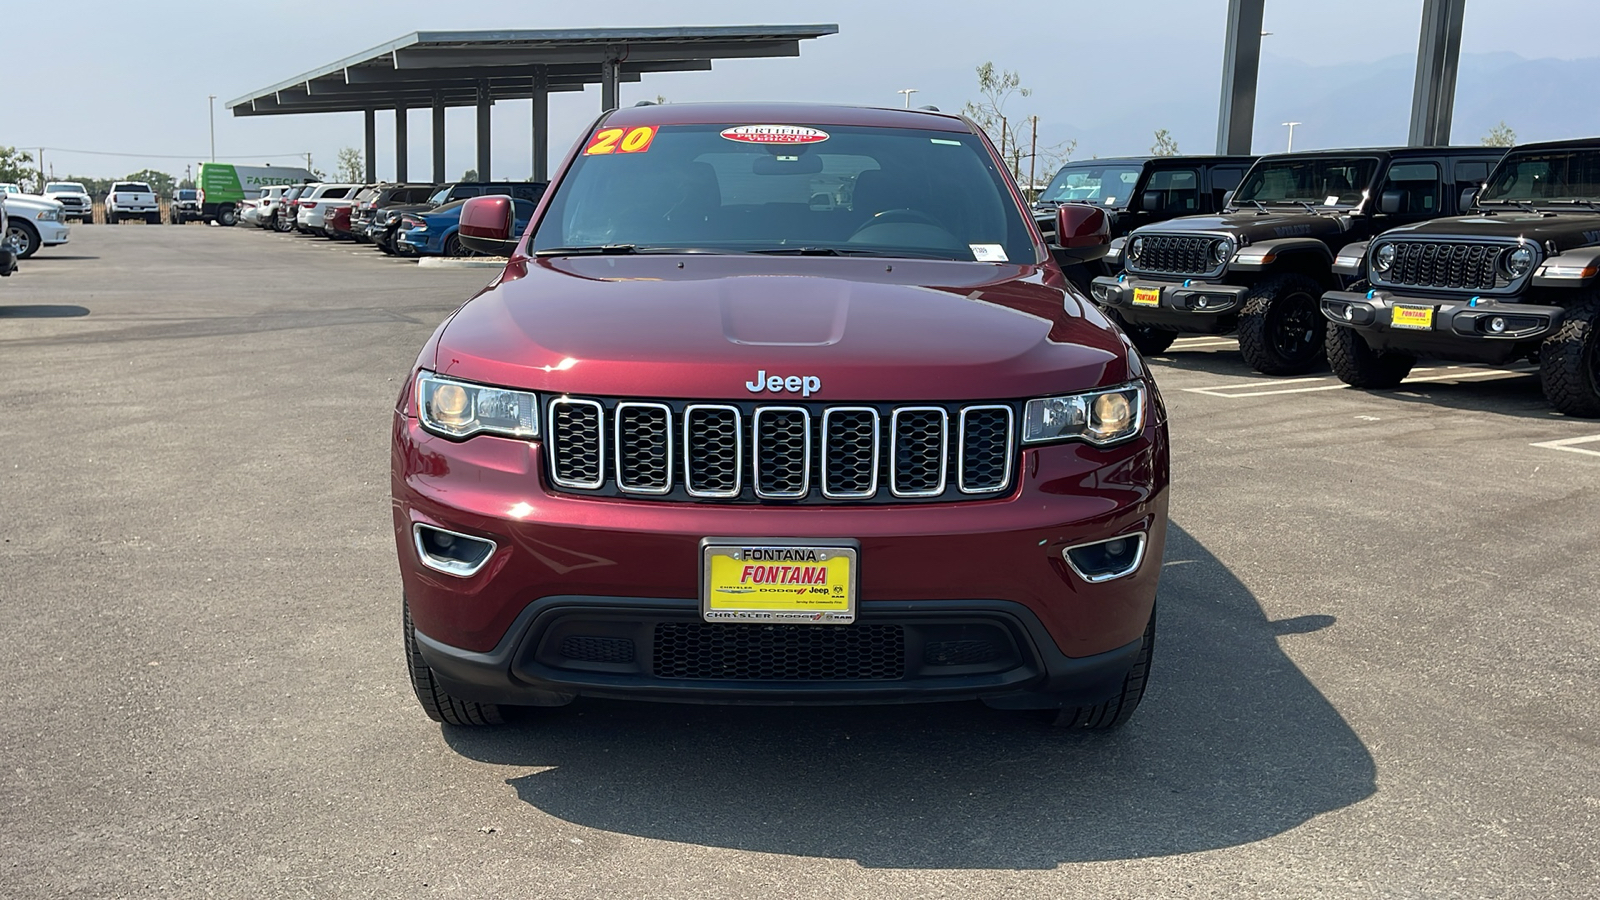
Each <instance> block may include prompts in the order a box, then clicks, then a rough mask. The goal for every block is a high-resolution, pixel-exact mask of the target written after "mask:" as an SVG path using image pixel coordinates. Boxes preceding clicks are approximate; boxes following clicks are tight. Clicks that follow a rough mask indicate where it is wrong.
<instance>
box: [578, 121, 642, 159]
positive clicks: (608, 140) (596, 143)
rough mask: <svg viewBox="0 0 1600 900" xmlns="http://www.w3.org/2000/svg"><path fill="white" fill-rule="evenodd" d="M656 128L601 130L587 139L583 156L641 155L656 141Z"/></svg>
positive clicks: (640, 127)
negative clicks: (587, 144)
mask: <svg viewBox="0 0 1600 900" xmlns="http://www.w3.org/2000/svg"><path fill="white" fill-rule="evenodd" d="M656 131H657V126H655V125H640V126H637V127H635V128H602V129H600V130H599V131H596V132H595V133H594V137H592V138H590V139H589V146H587V147H585V148H583V155H584V156H606V155H609V154H614V153H643V152H645V151H646V150H649V149H650V142H651V141H654V140H655V139H656Z"/></svg>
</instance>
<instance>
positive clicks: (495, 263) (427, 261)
mask: <svg viewBox="0 0 1600 900" xmlns="http://www.w3.org/2000/svg"><path fill="white" fill-rule="evenodd" d="M417 265H418V266H420V267H422V268H424V269H503V268H505V265H506V260H505V257H503V256H490V257H481V256H480V257H466V256H424V257H423V258H421V259H419V260H417Z"/></svg>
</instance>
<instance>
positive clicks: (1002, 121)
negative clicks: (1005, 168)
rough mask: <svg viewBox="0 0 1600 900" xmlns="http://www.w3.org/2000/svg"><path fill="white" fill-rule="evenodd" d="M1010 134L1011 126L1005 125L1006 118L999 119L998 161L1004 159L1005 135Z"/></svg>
mask: <svg viewBox="0 0 1600 900" xmlns="http://www.w3.org/2000/svg"><path fill="white" fill-rule="evenodd" d="M1010 133H1011V126H1009V125H1007V124H1006V117H1005V116H1001V117H1000V159H1001V160H1002V161H1003V160H1005V158H1006V135H1008V134H1010Z"/></svg>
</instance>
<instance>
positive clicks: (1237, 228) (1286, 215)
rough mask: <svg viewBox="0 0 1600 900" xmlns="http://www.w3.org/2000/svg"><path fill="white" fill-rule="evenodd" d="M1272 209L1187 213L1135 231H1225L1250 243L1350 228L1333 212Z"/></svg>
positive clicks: (1322, 234)
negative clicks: (1203, 213)
mask: <svg viewBox="0 0 1600 900" xmlns="http://www.w3.org/2000/svg"><path fill="white" fill-rule="evenodd" d="M1268 209H1271V212H1268V213H1265V214H1263V213H1261V212H1259V211H1257V210H1253V209H1251V210H1238V211H1236V212H1230V213H1221V214H1219V215H1214V216H1184V217H1183V218H1180V219H1169V220H1167V221H1165V222H1158V223H1155V224H1151V225H1146V226H1144V227H1143V228H1138V229H1135V230H1134V234H1183V233H1186V232H1196V231H1204V232H1213V233H1216V232H1226V233H1228V234H1232V235H1235V236H1242V237H1245V238H1248V239H1249V241H1250V242H1251V243H1260V242H1262V241H1274V240H1277V239H1279V238H1291V237H1327V236H1331V235H1337V234H1343V233H1344V232H1346V231H1348V230H1349V224H1348V218H1347V217H1345V216H1341V215H1335V214H1332V213H1327V214H1319V213H1311V212H1306V211H1305V210H1303V209H1302V210H1298V211H1291V210H1280V209H1277V208H1272V207H1268Z"/></svg>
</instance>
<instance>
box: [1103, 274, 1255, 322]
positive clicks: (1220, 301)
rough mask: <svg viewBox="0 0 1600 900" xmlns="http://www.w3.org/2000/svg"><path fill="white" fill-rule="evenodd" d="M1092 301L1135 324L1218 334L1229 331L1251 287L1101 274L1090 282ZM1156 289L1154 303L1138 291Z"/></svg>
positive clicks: (1145, 293)
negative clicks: (1114, 311) (1145, 298)
mask: <svg viewBox="0 0 1600 900" xmlns="http://www.w3.org/2000/svg"><path fill="white" fill-rule="evenodd" d="M1089 291H1090V293H1091V294H1092V295H1093V297H1094V300H1095V302H1097V303H1099V304H1100V305H1101V306H1104V307H1107V308H1110V309H1114V310H1116V312H1117V314H1118V315H1119V316H1121V317H1122V318H1123V319H1125V320H1127V321H1129V322H1132V323H1134V324H1137V325H1156V326H1160V327H1162V328H1172V329H1177V330H1179V331H1192V332H1199V333H1202V334H1220V333H1222V332H1226V331H1231V330H1232V329H1233V327H1234V325H1235V324H1236V323H1237V322H1238V319H1239V308H1240V307H1241V306H1243V305H1244V295H1245V294H1247V293H1249V291H1250V289H1249V288H1247V287H1243V286H1241V285H1232V284H1212V283H1210V282H1205V281H1200V280H1198V279H1192V278H1191V279H1183V280H1180V281H1158V280H1156V279H1153V278H1145V277H1142V276H1137V275H1128V274H1126V273H1124V274H1122V275H1102V276H1100V277H1099V278H1096V279H1094V281H1093V282H1091V283H1090V285H1089ZM1150 291H1154V292H1156V302H1155V303H1154V304H1151V303H1149V302H1148V301H1147V300H1144V299H1143V298H1142V297H1141V295H1147V292H1150Z"/></svg>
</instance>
